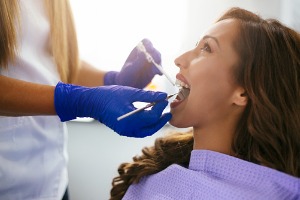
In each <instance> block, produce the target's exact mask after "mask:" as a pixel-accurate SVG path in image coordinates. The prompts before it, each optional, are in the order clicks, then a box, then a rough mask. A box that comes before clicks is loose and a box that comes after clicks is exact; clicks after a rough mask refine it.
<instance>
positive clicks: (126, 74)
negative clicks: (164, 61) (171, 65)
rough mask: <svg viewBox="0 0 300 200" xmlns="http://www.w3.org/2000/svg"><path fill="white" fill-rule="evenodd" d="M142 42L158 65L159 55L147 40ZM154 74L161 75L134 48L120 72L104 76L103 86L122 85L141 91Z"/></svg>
mask: <svg viewBox="0 0 300 200" xmlns="http://www.w3.org/2000/svg"><path fill="white" fill-rule="evenodd" d="M142 42H143V44H144V46H145V48H146V50H147V52H148V53H149V54H150V55H151V56H152V57H153V59H154V60H155V62H156V63H157V64H160V63H161V56H160V53H159V52H158V51H157V50H156V49H155V48H154V47H153V45H152V43H151V42H150V41H149V40H148V39H143V40H142ZM155 74H158V75H162V74H161V72H160V71H159V70H158V69H157V68H156V67H155V65H154V64H153V63H149V62H148V60H147V58H146V56H145V54H144V53H143V52H142V51H140V50H139V49H138V47H135V48H134V49H133V50H132V51H131V53H130V54H129V56H128V58H127V60H126V62H125V64H124V66H123V67H122V69H121V71H120V72H116V71H109V72H107V73H106V74H105V76H104V85H124V86H130V87H135V88H140V89H142V88H144V87H146V86H147V85H148V84H149V83H150V82H151V80H152V79H153V77H154V76H155Z"/></svg>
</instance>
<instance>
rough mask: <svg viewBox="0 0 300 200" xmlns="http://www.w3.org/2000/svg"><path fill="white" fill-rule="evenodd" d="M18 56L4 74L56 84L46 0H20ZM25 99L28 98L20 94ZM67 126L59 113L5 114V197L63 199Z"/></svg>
mask: <svg viewBox="0 0 300 200" xmlns="http://www.w3.org/2000/svg"><path fill="white" fill-rule="evenodd" d="M19 2H20V10H21V13H20V14H21V16H20V20H21V21H20V22H21V23H20V24H21V29H20V33H19V35H18V47H19V48H18V55H17V59H16V63H15V64H9V67H8V70H4V69H2V70H1V71H0V73H1V75H3V76H7V77H11V78H15V79H19V80H24V81H29V82H34V83H40V84H47V85H56V84H57V82H58V81H59V74H58V72H57V68H56V65H55V63H54V61H53V57H52V56H51V54H50V52H49V34H50V32H49V31H50V24H49V20H48V17H47V15H46V12H45V7H44V1H43V0H20V1H19ZM20 101H22V99H20ZM66 149H67V129H66V124H65V123H61V122H60V120H59V118H58V117H57V116H29V117H3V116H0V199H3V200H29V199H30V200H33V199H34V200H43V199H44V200H46V199H47V200H58V199H61V198H62V196H63V194H64V192H65V190H66V187H67V184H68V183H67V182H68V177H67V151H66Z"/></svg>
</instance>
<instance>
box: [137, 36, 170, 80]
mask: <svg viewBox="0 0 300 200" xmlns="http://www.w3.org/2000/svg"><path fill="white" fill-rule="evenodd" d="M138 48H139V50H140V51H142V52H144V54H145V55H146V58H147V60H148V62H149V63H151V62H152V63H153V64H154V65H155V67H156V68H157V69H158V70H159V71H160V72H161V73H162V74H163V75H165V76H166V77H167V79H168V81H169V82H170V83H171V84H172V85H173V86H175V83H174V82H173V81H172V79H171V77H170V76H169V75H168V74H167V72H166V71H165V70H164V69H163V68H162V66H161V65H159V64H157V63H156V62H155V60H154V59H153V57H152V56H151V55H150V54H149V53H148V52H147V50H146V48H145V46H144V44H143V42H140V43H139V44H138Z"/></svg>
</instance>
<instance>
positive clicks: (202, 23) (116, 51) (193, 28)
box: [67, 0, 300, 200]
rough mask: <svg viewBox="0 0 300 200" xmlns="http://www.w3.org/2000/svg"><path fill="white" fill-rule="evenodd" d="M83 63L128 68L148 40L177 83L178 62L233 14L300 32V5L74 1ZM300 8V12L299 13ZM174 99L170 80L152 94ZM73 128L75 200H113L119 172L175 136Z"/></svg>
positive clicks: (248, 0)
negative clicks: (239, 10) (132, 56)
mask: <svg viewBox="0 0 300 200" xmlns="http://www.w3.org/2000/svg"><path fill="white" fill-rule="evenodd" d="M70 2H71V6H72V9H73V14H74V18H75V24H76V29H77V34H78V42H79V49H80V54H81V57H82V58H83V59H84V60H86V61H88V62H89V63H91V64H93V65H94V66H96V67H98V68H99V69H102V70H106V71H109V70H117V71H119V70H120V69H121V67H122V66H123V64H124V62H125V60H126V58H127V56H128V55H129V53H130V51H131V50H132V49H133V48H134V47H135V46H136V45H137V44H138V42H139V41H141V40H142V39H143V38H148V39H150V40H151V41H152V43H153V45H154V47H156V48H157V49H158V50H159V51H160V52H161V55H162V66H163V67H164V69H166V71H167V72H168V73H169V74H170V75H171V76H172V77H173V78H174V80H175V75H176V73H177V72H178V70H177V67H175V65H174V63H173V61H174V59H175V58H176V57H177V56H179V55H180V54H182V53H184V52H185V51H187V50H190V49H191V48H193V47H194V46H195V44H196V42H197V41H198V40H199V39H200V37H201V35H202V33H203V32H204V31H205V30H206V29H207V28H208V27H209V26H210V25H211V24H212V23H213V22H214V21H215V20H216V19H217V18H218V17H219V16H220V15H221V14H222V13H223V12H225V11H226V10H227V9H228V8H230V7H241V8H245V9H248V10H250V11H252V12H255V13H257V14H259V15H260V16H262V17H264V18H275V19H278V20H280V21H281V22H283V23H285V24H286V25H288V26H290V27H293V28H295V29H296V30H298V31H300V23H299V18H300V12H299V8H300V0H209V1H203V0H151V1H147V0H126V1H124V0H110V1H105V0H98V1H95V0H85V1H80V0H70ZM297 8H298V9H297ZM150 89H154V90H160V91H164V92H167V93H169V94H171V93H173V92H174V91H176V90H177V89H176V88H174V87H172V85H171V84H170V83H169V82H167V79H166V78H165V77H160V76H158V77H155V78H154V80H153V82H152V83H151V88H150ZM67 125H68V128H69V178H70V183H69V192H70V197H71V200H83V199H88V200H100V199H101V200H102V199H109V192H110V189H111V181H112V179H113V177H115V176H117V168H118V166H119V165H120V164H121V163H123V162H128V161H131V159H132V157H133V156H135V155H137V154H140V152H141V149H142V148H143V147H144V146H149V145H152V144H153V142H154V140H155V138H157V137H160V136H162V135H164V134H166V133H168V132H170V131H175V130H176V131H185V130H186V129H176V128H174V127H172V126H170V125H166V126H165V127H164V128H163V129H161V130H160V131H159V132H158V133H156V134H154V135H153V136H151V137H147V138H142V139H135V138H127V137H121V136H119V135H118V134H116V133H114V132H113V131H112V130H110V129H109V128H107V127H105V126H104V125H102V124H100V123H98V122H96V121H93V120H90V119H84V120H76V121H71V122H68V123H67Z"/></svg>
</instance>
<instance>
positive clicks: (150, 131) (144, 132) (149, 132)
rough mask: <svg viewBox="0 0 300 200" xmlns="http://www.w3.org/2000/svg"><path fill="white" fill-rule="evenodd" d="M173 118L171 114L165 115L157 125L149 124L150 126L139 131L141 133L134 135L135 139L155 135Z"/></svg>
mask: <svg viewBox="0 0 300 200" xmlns="http://www.w3.org/2000/svg"><path fill="white" fill-rule="evenodd" d="M171 118H172V114H171V113H165V114H163V115H162V116H161V117H160V118H159V120H158V121H157V122H156V123H154V124H149V126H147V127H145V128H143V129H141V130H139V132H137V133H135V134H134V137H139V138H143V137H147V136H151V135H153V134H154V133H156V132H157V131H158V130H160V129H161V128H162V127H163V126H164V125H165V124H166V123H167V122H168V121H170V119H171Z"/></svg>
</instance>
